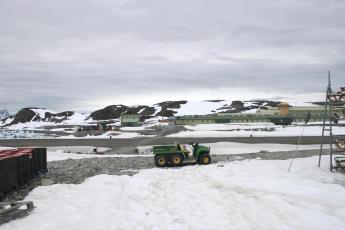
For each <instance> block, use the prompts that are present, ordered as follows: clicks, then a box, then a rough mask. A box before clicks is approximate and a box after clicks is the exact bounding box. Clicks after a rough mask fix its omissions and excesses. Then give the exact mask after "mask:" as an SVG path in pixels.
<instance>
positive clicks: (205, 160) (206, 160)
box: [198, 153, 211, 165]
mask: <svg viewBox="0 0 345 230" xmlns="http://www.w3.org/2000/svg"><path fill="white" fill-rule="evenodd" d="M198 163H199V164H200V165H208V164H211V156H210V154H208V153H204V154H202V155H201V156H200V157H199V160H198Z"/></svg>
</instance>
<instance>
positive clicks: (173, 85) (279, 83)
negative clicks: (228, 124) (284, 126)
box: [0, 0, 345, 111]
mask: <svg viewBox="0 0 345 230" xmlns="http://www.w3.org/2000/svg"><path fill="white" fill-rule="evenodd" d="M328 70H331V71H332V77H333V82H334V84H335V85H337V84H338V86H340V85H342V84H343V85H344V83H345V1H343V0H303V1H301V0H257V1H254V0H251V1H249V0H238V1H234V0H188V1H186V0H174V1H171V0H1V2H0V79H1V82H0V108H7V109H9V110H11V111H16V110H17V109H19V108H21V107H25V106H41V107H47V108H50V109H54V110H57V111H61V110H67V109H76V110H84V111H85V110H93V109H98V108H100V107H102V106H105V105H109V104H119V103H123V104H153V103H155V102H160V101H164V100H176V99H187V100H204V99H218V98H224V99H237V98H238V99H249V98H265V97H275V96H276V97H280V96H290V95H292V96H293V95H296V94H309V93H310V94H311V95H312V93H319V92H320V91H322V90H324V88H325V84H326V81H327V80H326V77H327V71H328ZM310 98H313V97H309V98H308V97H307V96H306V100H308V99H310ZM313 99H314V98H313Z"/></svg>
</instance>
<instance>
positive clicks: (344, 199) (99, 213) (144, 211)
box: [1, 157, 345, 230]
mask: <svg viewBox="0 0 345 230" xmlns="http://www.w3.org/2000/svg"><path fill="white" fill-rule="evenodd" d="M323 162H324V163H325V166H322V167H321V168H317V167H316V164H317V157H311V158H304V159H296V160H295V161H294V164H293V167H292V171H290V173H288V172H287V168H288V166H289V163H290V161H289V160H274V161H273V160H257V159H256V160H244V161H233V162H228V163H224V164H213V165H208V166H187V167H182V168H170V169H159V168H154V169H148V170H142V171H140V172H139V173H138V174H136V175H134V176H111V175H99V176H95V177H92V178H89V179H87V180H85V182H84V183H82V184H78V185H72V184H56V185H50V186H41V187H37V188H35V189H34V190H33V191H32V192H31V193H30V194H29V195H28V196H27V197H26V200H32V201H34V203H35V206H36V209H35V210H34V211H33V212H32V213H31V214H30V215H29V216H27V217H25V218H22V219H18V220H16V221H12V222H9V223H7V224H4V225H3V226H1V227H2V228H3V229H6V230H17V229H23V228H25V229H28V230H31V229H32V230H47V229H49V230H60V229H64V230H74V229H83V230H88V229H90V230H91V229H92V230H95V229H100V230H103V229H159V230H160V229H173V230H175V229H217V230H219V229H241V230H242V229H265V230H269V229H301V230H305V229H332V230H343V229H345V196H344V194H345V187H344V185H345V177H344V175H342V174H337V173H331V172H329V170H328V168H327V162H326V161H323Z"/></svg>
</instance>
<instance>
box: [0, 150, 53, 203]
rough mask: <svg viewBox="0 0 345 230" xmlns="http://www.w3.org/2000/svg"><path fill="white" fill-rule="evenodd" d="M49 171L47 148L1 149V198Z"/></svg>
mask: <svg viewBox="0 0 345 230" xmlns="http://www.w3.org/2000/svg"><path fill="white" fill-rule="evenodd" d="M45 172H47V149H46V148H21V149H15V150H3V151H0V199H1V198H2V197H3V196H4V195H5V194H6V193H8V192H11V191H13V190H16V189H18V188H20V187H21V186H23V185H24V184H26V183H27V182H29V181H30V180H31V179H33V178H35V177H37V176H38V175H40V174H41V173H45Z"/></svg>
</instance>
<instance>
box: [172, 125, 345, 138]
mask: <svg viewBox="0 0 345 230" xmlns="http://www.w3.org/2000/svg"><path fill="white" fill-rule="evenodd" d="M185 127H186V128H188V129H190V130H188V131H182V132H179V133H175V134H171V135H168V136H167V137H249V136H250V135H253V136H254V137H278V136H299V135H300V134H301V132H302V129H303V127H302V126H286V127H285V126H269V125H264V124H254V125H247V126H245V125H243V124H239V125H235V124H228V125H227V124H222V125H218V124H208V125H196V126H185ZM236 127H237V128H236ZM257 129H261V130H257ZM344 132H345V127H333V134H334V135H342V134H343V133H344ZM321 133H322V127H321V126H307V127H306V128H305V130H304V134H303V135H304V136H320V135H321ZM325 135H326V136H327V135H329V131H325Z"/></svg>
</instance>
